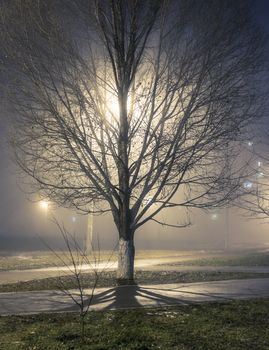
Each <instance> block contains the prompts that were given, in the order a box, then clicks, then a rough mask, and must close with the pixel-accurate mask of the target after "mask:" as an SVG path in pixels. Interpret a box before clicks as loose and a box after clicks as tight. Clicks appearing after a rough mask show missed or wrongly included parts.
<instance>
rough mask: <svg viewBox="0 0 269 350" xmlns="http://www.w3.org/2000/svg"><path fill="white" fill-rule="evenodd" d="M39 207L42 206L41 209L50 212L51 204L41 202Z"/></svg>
mask: <svg viewBox="0 0 269 350" xmlns="http://www.w3.org/2000/svg"><path fill="white" fill-rule="evenodd" d="M39 205H40V208H41V209H43V210H48V208H49V202H47V201H44V200H42V201H40V202H39Z"/></svg>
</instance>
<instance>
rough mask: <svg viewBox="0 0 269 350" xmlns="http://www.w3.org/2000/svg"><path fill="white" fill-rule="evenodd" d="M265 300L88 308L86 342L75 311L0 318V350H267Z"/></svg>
mask: <svg viewBox="0 0 269 350" xmlns="http://www.w3.org/2000/svg"><path fill="white" fill-rule="evenodd" d="M268 308H269V299H257V300H243V301H232V302H230V303H207V304H201V305H189V306H173V307H169V308H161V309H136V310H123V311H120V310H118V311H109V312H90V313H89V314H88V315H87V319H86V335H87V336H86V340H85V343H84V344H82V343H81V342H80V338H79V320H78V317H77V315H75V314H53V315H49V314H47V315H46V314H43V315H42V314H41V315H35V316H6V317H0V349H1V350H25V349H32V350H33V349H36V350H37V349H38V350H49V349H51V350H52V349H57V350H71V349H76V350H80V349H93V350H97V349H98V350H101V349H102V350H116V349H117V350H149V349H164V350H172V349H173V350H175V349H177V350H227V349H229V350H238V349H244V350H245V349H248V350H249V349H255V350H265V349H267V350H268V346H269V345H268V344H269V332H268V328H269V316H268Z"/></svg>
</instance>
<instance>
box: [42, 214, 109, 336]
mask: <svg viewBox="0 0 269 350" xmlns="http://www.w3.org/2000/svg"><path fill="white" fill-rule="evenodd" d="M52 222H53V223H54V224H55V225H56V226H57V228H58V231H59V233H60V235H61V237H62V240H63V243H64V247H65V251H64V252H61V253H59V252H57V251H55V250H54V249H53V247H50V246H49V245H48V244H46V242H45V241H44V240H42V241H43V243H45V245H46V247H47V248H49V250H50V251H51V252H52V253H53V255H54V256H55V257H56V258H57V260H58V265H56V266H58V267H60V266H61V267H63V268H64V269H65V271H63V272H64V275H62V276H59V277H58V279H57V280H58V288H59V290H60V291H61V292H62V293H64V294H65V295H66V296H68V297H69V298H70V299H71V301H72V302H73V303H74V305H75V306H76V308H78V310H79V319H80V331H81V333H80V335H81V341H82V342H84V340H85V321H86V316H87V314H88V312H89V311H90V308H91V305H92V301H93V297H94V294H95V291H96V288H97V286H98V283H99V279H100V277H101V276H102V273H103V272H104V271H106V270H107V269H108V267H109V264H110V262H111V258H112V256H113V252H111V254H110V255H108V257H107V260H106V262H105V264H104V262H102V264H100V262H101V259H100V246H99V242H98V245H97V247H95V248H97V249H93V248H94V247H92V249H91V250H90V253H89V252H88V251H87V249H86V247H82V246H81V245H80V243H79V241H78V239H77V237H76V235H75V233H70V232H69V231H68V230H67V229H66V227H65V226H64V224H60V223H59V221H58V220H57V219H56V218H55V217H53V218H52ZM85 267H87V272H88V273H90V275H89V276H87V278H86V276H85V274H84V272H85V270H84V268H85ZM67 276H68V277H69V278H68V279H67V278H66V277H67ZM70 282H72V283H71V285H70Z"/></svg>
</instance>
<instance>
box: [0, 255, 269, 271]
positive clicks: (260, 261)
mask: <svg viewBox="0 0 269 350" xmlns="http://www.w3.org/2000/svg"><path fill="white" fill-rule="evenodd" d="M57 254H59V256H60V257H61V258H62V259H64V260H65V261H66V262H68V263H70V257H68V256H66V255H65V253H63V252H57ZM193 257H198V258H195V259H194V258H193ZM158 258H160V259H162V258H172V259H174V260H175V259H176V260H177V261H175V262H173V263H169V265H170V266H173V265H184V266H188V265H190V266H192V265H199V266H205V265H209V266H223V265H226V266H269V252H256V253H255V252H253V251H240V252H239V251H237V252H236V251H234V252H223V251H219V252H216V251H212V252H210V251H209V252H206V251H197V252H195V251H161V250H160V251H158V250H147V251H146V250H141V251H138V252H137V253H136V259H158ZM108 260H109V261H116V260H117V257H116V252H113V253H112V252H111V251H101V252H100V261H104V262H107V261H108ZM166 264H167V263H166ZM61 265H62V263H61V261H60V260H59V259H58V258H57V257H56V256H55V254H53V253H51V252H38V251H37V252H34V253H23V254H21V255H14V256H4V255H2V256H1V255H0V271H8V270H24V269H37V268H44V267H55V266H56V267H59V266H61Z"/></svg>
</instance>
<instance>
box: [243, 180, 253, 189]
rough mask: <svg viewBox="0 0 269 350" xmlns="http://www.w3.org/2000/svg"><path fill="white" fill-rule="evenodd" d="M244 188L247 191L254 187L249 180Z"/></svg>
mask: <svg viewBox="0 0 269 350" xmlns="http://www.w3.org/2000/svg"><path fill="white" fill-rule="evenodd" d="M243 186H244V188H246V189H251V188H252V186H253V183H252V182H251V181H249V180H247V181H245V182H244V184H243Z"/></svg>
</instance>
